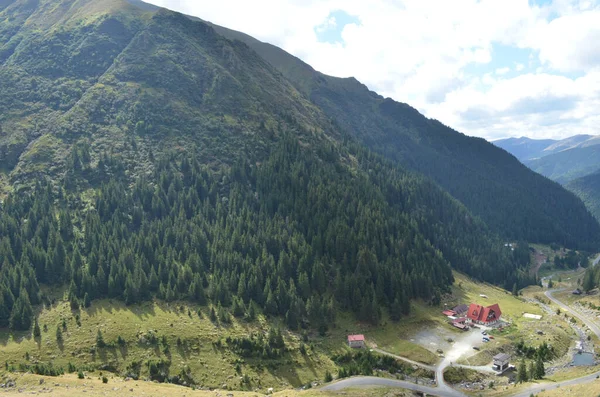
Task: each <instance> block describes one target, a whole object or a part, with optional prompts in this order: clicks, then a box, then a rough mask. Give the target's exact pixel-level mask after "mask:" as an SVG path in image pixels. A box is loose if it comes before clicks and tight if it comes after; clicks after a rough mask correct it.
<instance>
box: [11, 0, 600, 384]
mask: <svg viewBox="0 0 600 397" xmlns="http://www.w3.org/2000/svg"><path fill="white" fill-rule="evenodd" d="M232 34H233V33H231V32H229V33H228V32H227V31H226V30H224V29H222V28H217V27H215V26H213V25H211V24H208V23H205V22H203V21H201V20H198V19H195V18H189V17H187V16H184V15H181V14H178V13H175V12H171V11H168V10H164V9H157V8H155V7H151V6H147V5H144V4H140V3H137V2H127V1H124V0H16V1H9V2H6V1H4V2H0V38H1V39H0V92H2V94H3V95H2V96H0V128H1V130H0V131H1V132H0V164H1V168H0V180H1V182H2V184H1V185H0V188H1V189H2V201H1V202H0V237H1V238H0V328H2V329H3V330H2V333H3V335H5V336H6V338H7V340H9V339H10V340H11V341H22V340H23V338H25V339H27V338H29V339H33V340H34V341H35V342H36V343H37V346H38V348H37V349H36V351H35V352H34V351H33V350H32V352H31V356H32V357H33V360H30V358H32V357H30V355H29V354H30V353H29V352H28V353H27V354H26V355H25V356H24V355H23V354H18V355H11V361H10V362H8V360H7V362H6V363H5V366H6V367H7V368H9V369H16V368H19V369H20V370H22V371H26V370H27V371H32V372H36V373H41V374H43V375H55V374H57V373H60V372H62V370H63V369H62V368H60V367H58V366H57V365H56V366H55V365H54V364H53V363H54V362H55V361H54V360H50V357H53V355H52V354H53V353H52V354H46V353H48V352H49V351H48V350H43V349H45V347H46V346H48V345H49V344H51V345H52V346H54V345H56V347H57V350H53V352H55V351H60V352H61V353H60V357H56V359H57V360H56V362H60V363H62V365H65V366H67V365H68V367H67V368H68V369H69V371H78V370H81V371H92V370H96V369H98V370H102V371H111V372H114V373H120V374H126V376H129V374H133V376H132V377H136V378H137V377H139V376H143V377H148V378H149V379H152V380H157V381H170V382H173V383H183V384H188V385H207V384H209V385H210V386H211V387H214V386H215V385H214V384H213V383H212V382H214V379H215V378H216V379H219V380H223V379H227V380H230V379H231V381H232V383H233V382H234V381H235V382H236V383H237V385H239V387H241V388H246V389H254V387H255V386H257V385H260V379H261V378H260V375H259V374H260V373H263V374H265V376H268V378H269V379H271V381H272V382H274V383H275V382H277V381H278V379H277V378H279V375H273V374H277V371H279V370H281V371H282V372H283V371H284V372H285V373H286V376H287V377H288V378H289V379H291V381H290V383H291V384H293V386H294V387H299V386H301V382H300V377H299V376H297V374H296V373H295V372H293V371H290V368H292V369H294V370H295V366H296V364H298V366H300V365H301V364H300V362H303V363H305V365H306V367H310V370H312V371H313V373H312V375H311V376H313V377H314V376H315V372H314V367H313V364H314V363H315V361H316V360H320V358H319V356H318V355H317V354H319V353H318V352H315V350H314V349H313V347H312V346H307V345H308V343H307V344H305V342H308V341H309V336H311V335H316V334H317V333H319V334H322V335H326V333H327V332H328V329H330V328H333V327H338V330H341V329H344V328H343V326H340V324H338V323H336V316H337V315H338V314H339V313H344V316H343V317H344V319H352V321H353V322H352V324H354V320H357V321H358V322H360V323H361V325H360V327H362V326H363V325H365V324H371V325H374V326H377V325H378V324H380V323H381V322H382V320H384V321H385V322H387V321H388V319H390V320H391V321H401V320H402V319H403V318H405V317H406V316H408V315H410V313H411V311H412V310H414V308H415V307H417V308H420V307H423V305H433V306H439V305H440V303H441V300H442V296H444V295H445V294H447V293H449V292H451V289H450V287H451V285H452V283H453V281H454V273H453V270H458V271H461V272H464V273H467V274H469V275H472V276H473V277H475V278H477V279H478V280H484V281H490V282H492V283H495V284H497V285H500V286H502V287H503V288H505V289H514V288H520V287H523V286H526V285H530V284H534V283H535V282H536V281H537V280H536V277H535V275H533V274H531V272H530V269H529V265H530V251H529V246H528V241H526V240H525V238H527V239H528V240H530V241H552V242H558V243H561V244H566V245H569V246H572V247H575V246H576V247H580V248H582V249H586V248H590V249H593V247H597V244H598V241H600V226H599V225H598V223H597V222H596V221H595V220H594V219H593V218H592V217H591V215H590V214H589V213H588V212H587V211H586V210H585V208H584V207H583V204H582V203H581V202H580V201H579V200H578V199H576V198H575V197H574V196H573V195H572V194H571V193H568V192H566V191H565V190H564V189H563V188H562V187H561V186H560V185H558V184H556V183H553V182H550V181H548V180H546V179H545V178H543V177H540V176H539V175H537V174H535V173H533V172H531V171H529V170H528V169H527V168H526V167H524V166H523V165H521V164H520V163H519V162H517V161H516V159H514V157H512V156H510V155H508V154H506V152H504V151H503V150H501V149H498V148H496V147H494V146H493V145H490V144H488V143H486V142H485V141H484V140H482V139H474V138H469V137H466V136H464V135H462V134H459V133H458V132H455V131H453V130H451V129H450V128H448V127H445V126H443V125H441V124H440V123H439V122H436V121H434V120H429V119H426V118H425V117H423V116H422V115H421V114H419V113H418V112H417V111H416V110H415V109H413V108H411V107H409V106H408V105H404V104H400V103H396V102H394V101H392V100H390V99H384V98H382V97H380V96H378V95H377V94H375V93H373V92H370V91H369V90H367V89H366V87H365V86H363V85H362V84H360V83H359V82H358V81H356V80H354V79H337V78H333V77H328V76H324V75H322V74H319V73H318V72H315V71H314V70H312V68H310V67H309V66H308V65H306V64H303V63H299V61H298V60H297V59H295V58H293V57H290V56H289V55H287V54H285V53H284V52H282V51H281V50H278V49H276V48H275V47H272V46H268V45H264V46H263V45H259V44H256V42H255V43H254V44H252V40H251V39H250V38H248V36H244V35H241V34H237V36H238V38H241V39H244V40H247V41H248V42H250V44H251V45H249V44H246V43H245V42H243V41H241V39H237V38H236V39H232V38H231V37H230V36H231V35H232ZM254 46H256V49H255V47H254ZM263 50H264V51H263ZM257 51H259V52H257ZM267 53H269V54H274V55H271V56H272V57H274V58H278V59H279V61H278V62H276V59H271V60H268V59H267ZM301 75H302V76H303V77H300V76H301ZM364 106H369V108H368V109H367V108H364ZM361 120H362V121H361ZM508 238H511V239H512V240H511V241H512V242H516V244H513V246H514V250H512V249H507V247H506V245H505V242H506V241H507V239H508ZM515 240H518V241H515ZM61 301H62V302H61ZM184 304H185V305H184ZM127 306H129V307H127ZM49 308H52V310H54V309H55V310H54V311H52V312H53V313H60V314H58V315H49V312H50V311H51V310H49ZM186 309H187V310H186ZM40 313H41V314H40ZM100 313H101V314H102V315H99V314H100ZM113 313H114V314H113ZM97 314H98V315H97ZM42 315H43V316H42ZM109 317H110V320H109V321H104V320H103V319H105V318H109ZM149 317H155V318H156V320H155V321H161V319H164V321H163V322H164V323H161V325H160V327H157V328H160V329H161V331H160V332H161V334H160V335H159V334H158V331H157V330H156V329H151V330H148V329H139V327H141V326H142V325H140V324H141V322H138V321H137V320H136V318H137V319H142V318H143V319H147V318H149ZM234 317H235V318H236V319H235V320H234V319H233V318H234ZM122 319H127V323H126V324H122V323H119V322H118V321H122ZM167 319H168V320H167ZM42 320H43V321H44V322H42ZM82 321H85V322H86V324H85V327H81V324H80V323H81V322H82ZM167 321H168V322H167ZM178 322H181V323H185V324H188V325H189V327H188V328H187V333H186V334H185V335H182V334H178V333H177V331H178V329H179V327H178V326H179V324H178ZM143 323H144V324H151V323H150V322H146V321H144V322H143ZM167 324H168V325H167ZM190 324H191V325H190ZM200 324H202V328H198V329H197V330H195V329H194V328H195V327H196V325H200ZM144 326H149V325H144ZM353 326H354V325H353ZM47 327H50V329H51V332H50V334H51V336H50V337H49V334H48V332H47ZM5 328H6V329H8V330H4V329H5ZM124 328H127V331H128V332H127V333H125V332H124V333H123V335H124V336H125V338H123V336H122V335H121V334H120V332H121V330H122V329H124ZM41 329H43V330H44V331H43V332H42V331H41ZM190 329H191V331H190ZM282 329H283V331H282ZM30 330H32V331H30ZM82 330H83V331H85V332H82ZM224 330H226V331H224ZM90 331H92V332H93V333H96V336H95V338H94V334H93V333H92V334H91V337H90V334H89V332H90ZM340 332H341V331H340ZM82 333H83V334H84V335H82ZM11 334H12V336H10V337H9V335H11ZM190 334H191V335H190ZM284 334H285V337H284ZM74 335H78V338H79V339H77V340H78V341H80V343H78V344H77V345H76V346H74V343H75V342H74V341H75V338H74V337H73V336H74ZM103 335H104V336H103ZM109 335H110V338H111V339H110V340H108V336H109ZM133 335H135V336H133ZM225 335H226V337H225ZM105 337H106V338H107V339H104V338H105ZM311 337H312V336H311ZM42 339H43V342H42ZM175 340H177V342H176V343H175ZM285 340H287V341H294V342H293V344H294V345H293V346H291V345H289V344H288V345H286V342H285ZM170 343H171V345H170ZM14 344H15V343H13V342H11V347H12V346H14ZM311 345H312V343H311ZM133 346H135V348H132V349H131V350H128V347H133ZM169 346H173V352H171V350H170V348H169ZM175 346H176V349H177V353H175V351H174V350H175ZM132 351H135V353H134V354H131V355H129V353H130V352H132ZM13 352H14V350H13ZM41 352H44V353H43V354H42V353H41ZM199 352H202V353H203V354H204V355H203V356H202V355H200V353H199ZM296 352H298V353H297V354H296ZM172 354H173V357H172ZM175 354H178V356H175ZM217 356H218V357H219V358H218V359H216V360H215V361H207V362H205V361H201V358H203V357H212V358H214V357H217ZM215 363H217V364H216V365H215ZM188 364H191V366H188ZM200 367H201V368H200ZM169 368H171V373H169V370H170V369H169ZM191 368H194V370H195V371H197V372H193V371H192V369H191ZM214 368H221V370H220V371H219V375H218V377H217V376H215V375H214V373H213V374H211V373H210V371H214ZM225 368H228V369H233V368H235V374H236V375H231V376H227V377H226V373H225ZM319 368H321V370H323V369H325V368H324V367H323V365H322V364H320V367H319ZM328 370H329V369H328ZM249 372H250V373H251V374H253V375H254V376H255V377H254V378H253V379H250V377H249V375H248V373H249ZM267 372H268V373H269V375H266V373H267ZM140 373H141V374H140ZM198 374H201V376H202V379H201V380H200V379H198V378H197V375H198ZM242 374H243V375H242ZM256 377H259V378H258V379H257V378H256ZM238 382H239V383H238ZM279 384H280V383H279ZM220 385H222V383H220ZM261 387H262V386H261Z"/></svg>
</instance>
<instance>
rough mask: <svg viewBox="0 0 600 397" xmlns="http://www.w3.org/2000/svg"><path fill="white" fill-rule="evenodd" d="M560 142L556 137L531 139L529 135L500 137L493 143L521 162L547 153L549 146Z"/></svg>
mask: <svg viewBox="0 0 600 397" xmlns="http://www.w3.org/2000/svg"><path fill="white" fill-rule="evenodd" d="M557 142H559V141H558V140H556V139H531V138H527V137H524V136H523V137H521V138H506V139H498V140H496V141H493V142H492V143H493V144H494V145H496V146H498V147H499V148H502V149H504V150H506V151H507V152H508V153H510V154H512V155H513V156H515V157H516V158H518V159H519V161H521V162H525V161H526V160H531V159H536V158H538V157H542V156H544V155H546V154H547V152H544V150H545V149H547V148H548V147H549V146H551V145H553V144H555V143H557Z"/></svg>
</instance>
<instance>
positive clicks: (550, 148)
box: [493, 135, 600, 184]
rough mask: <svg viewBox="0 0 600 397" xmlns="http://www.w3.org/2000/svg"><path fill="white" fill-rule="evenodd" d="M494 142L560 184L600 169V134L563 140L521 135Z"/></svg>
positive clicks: (576, 136)
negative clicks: (531, 137) (599, 154)
mask: <svg viewBox="0 0 600 397" xmlns="http://www.w3.org/2000/svg"><path fill="white" fill-rule="evenodd" d="M493 143H494V144H495V145H496V146H498V147H501V148H503V149H504V150H506V151H507V152H509V153H511V154H512V155H514V156H515V157H517V158H518V159H519V160H521V162H523V163H524V164H525V165H527V166H528V167H529V168H531V169H532V170H534V171H535V172H537V173H540V174H542V175H544V176H546V177H548V178H550V179H552V180H554V181H556V182H559V183H561V184H566V183H568V182H569V181H572V180H574V179H576V178H579V177H582V176H585V175H588V174H591V173H593V172H595V171H596V170H599V169H600V160H599V159H600V157H598V152H599V151H600V146H599V145H600V136H594V135H574V136H572V137H569V138H565V139H561V140H552V139H539V140H538V139H530V138H526V137H522V138H508V139H501V140H498V141H494V142H493Z"/></svg>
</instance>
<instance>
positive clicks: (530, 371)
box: [527, 361, 535, 380]
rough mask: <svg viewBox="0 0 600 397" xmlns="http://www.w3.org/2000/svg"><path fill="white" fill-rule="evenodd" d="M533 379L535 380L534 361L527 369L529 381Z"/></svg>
mask: <svg viewBox="0 0 600 397" xmlns="http://www.w3.org/2000/svg"><path fill="white" fill-rule="evenodd" d="M533 379H535V364H534V362H533V361H530V362H529V365H528V367H527V380H533Z"/></svg>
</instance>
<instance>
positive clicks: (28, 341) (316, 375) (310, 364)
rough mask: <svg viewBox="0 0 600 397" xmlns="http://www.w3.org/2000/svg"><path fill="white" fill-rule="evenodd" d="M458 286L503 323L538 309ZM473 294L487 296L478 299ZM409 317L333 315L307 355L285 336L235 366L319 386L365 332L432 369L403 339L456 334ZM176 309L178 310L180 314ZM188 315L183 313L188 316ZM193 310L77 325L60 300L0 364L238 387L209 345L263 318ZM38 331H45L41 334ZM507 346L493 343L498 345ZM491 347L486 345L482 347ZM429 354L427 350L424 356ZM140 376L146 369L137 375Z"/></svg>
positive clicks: (226, 356)
mask: <svg viewBox="0 0 600 397" xmlns="http://www.w3.org/2000/svg"><path fill="white" fill-rule="evenodd" d="M455 277H456V279H457V282H456V284H455V286H454V294H453V296H454V297H456V299H457V300H458V301H460V302H471V301H475V302H479V303H492V302H498V303H499V304H500V306H501V307H502V309H503V311H504V312H505V316H506V317H507V318H511V319H513V320H514V321H515V323H517V324H523V323H524V322H525V320H523V319H522V318H521V314H522V312H523V311H525V310H526V311H528V312H532V313H539V309H538V308H536V307H531V306H529V305H528V304H527V303H525V302H523V301H521V300H519V299H516V298H514V297H513V296H512V295H510V294H509V293H507V292H506V291H503V290H501V289H499V288H496V287H492V286H490V285H488V284H484V283H476V282H473V281H471V280H470V279H468V278H467V277H466V276H463V275H461V274H458V273H456V274H455ZM480 293H485V294H487V295H488V297H489V298H488V299H487V300H484V301H482V298H479V294H480ZM413 305H414V306H415V310H414V311H413V313H415V314H413V315H411V316H409V317H407V318H405V319H403V320H402V321H401V322H400V323H398V324H396V323H393V322H391V321H389V320H388V319H387V317H386V318H384V320H383V321H382V324H381V325H380V326H377V327H374V326H370V325H366V324H361V323H356V322H355V321H354V320H353V319H352V318H351V317H350V316H349V315H347V314H344V313H340V314H339V315H338V320H337V321H336V324H335V325H333V326H332V327H331V328H330V330H329V332H328V333H327V335H326V336H325V337H321V336H319V335H317V334H311V335H310V336H309V342H308V343H307V345H308V346H311V347H312V348H309V349H308V351H309V353H308V355H306V356H303V355H302V354H301V353H300V352H299V350H298V349H299V346H300V343H301V342H300V335H299V334H296V333H291V332H288V333H286V334H285V339H286V343H287V346H288V347H289V348H290V349H291V352H290V353H288V354H286V356H285V357H283V358H282V359H279V360H273V361H270V362H269V360H267V361H266V362H263V363H262V368H263V369H262V370H261V369H260V368H259V366H258V365H254V364H255V362H253V360H251V359H247V360H245V362H243V363H242V373H243V374H248V375H249V376H250V377H251V378H252V379H253V385H258V384H259V381H260V384H261V385H263V386H267V385H268V386H273V387H276V388H278V389H282V388H288V387H298V386H300V385H303V384H306V383H308V382H311V381H315V380H322V379H323V377H324V374H325V372H326V371H327V370H329V371H330V372H331V373H333V374H335V373H336V372H337V370H336V367H335V364H334V363H333V362H332V361H331V360H330V358H329V356H330V355H332V354H334V353H340V352H342V351H344V350H345V349H347V347H346V346H345V338H346V335H347V334H348V333H364V334H365V335H366V337H367V341H368V343H370V344H376V345H377V346H378V347H379V348H381V349H383V350H386V351H389V352H391V353H394V354H398V355H401V356H404V357H407V358H410V359H413V360H416V361H420V362H424V363H428V364H433V363H435V362H436V361H437V360H438V358H437V355H436V354H435V348H432V347H431V346H425V347H422V346H420V345H417V344H415V343H413V342H411V341H410V338H411V337H412V336H414V335H415V334H416V333H418V332H419V331H420V330H423V329H432V328H439V329H441V330H442V332H444V333H445V334H447V335H450V336H452V335H458V334H459V332H460V331H457V330H455V329H454V328H452V327H450V326H449V325H448V324H447V322H446V318H445V317H444V316H443V315H442V314H441V313H440V308H434V307H429V306H426V305H424V304H422V303H418V302H417V303H413ZM180 306H183V311H182V310H181V308H180ZM188 309H189V311H190V315H188ZM197 310H198V307H196V306H188V304H186V303H182V304H179V303H177V304H171V305H167V304H164V303H152V304H150V303H147V304H143V305H133V306H125V305H123V304H122V303H120V302H117V301H112V302H111V301H108V300H102V301H96V302H94V303H93V304H92V306H91V307H90V308H89V309H85V310H82V311H81V312H80V316H81V327H78V326H77V324H76V321H75V315H74V313H73V312H72V311H71V310H70V308H69V306H68V303H67V302H62V301H61V302H59V303H58V304H56V305H54V306H53V307H51V308H47V309H43V310H41V311H40V313H39V324H40V327H41V328H42V340H41V342H40V343H37V342H36V341H35V340H34V339H33V338H32V337H31V334H30V333H29V332H28V333H15V334H9V333H8V332H7V331H3V333H0V345H1V347H2V359H3V361H7V362H8V363H9V364H13V365H18V364H19V363H25V362H26V361H25V358H24V357H25V355H26V353H29V355H30V363H34V362H36V361H40V362H50V361H52V362H53V363H55V364H56V365H59V366H63V367H65V368H66V367H67V364H68V363H69V362H72V363H73V364H75V365H77V366H83V365H94V366H96V367H99V366H101V365H103V364H112V365H113V366H115V367H116V368H117V372H118V373H123V372H124V370H125V368H126V367H127V365H128V364H129V363H131V362H132V361H136V360H137V361H141V362H146V361H147V360H149V359H158V358H163V359H170V360H171V362H172V364H171V368H170V373H171V375H175V374H177V373H178V372H179V371H180V369H181V368H182V367H183V366H184V365H188V366H189V367H190V369H191V372H192V374H193V376H194V378H195V380H196V381H197V382H198V383H199V384H201V385H204V386H210V387H222V386H223V385H227V387H230V388H233V389H239V388H240V385H239V376H240V375H239V374H237V373H236V371H235V364H236V360H237V359H238V358H240V357H238V356H237V355H235V354H234V353H232V352H231V351H230V350H229V349H227V348H226V347H223V348H217V347H214V346H213V342H216V341H218V340H219V339H220V340H222V341H225V339H226V338H227V337H228V336H232V337H236V336H243V335H248V334H250V333H251V332H258V331H263V332H266V331H267V330H268V329H269V327H270V325H271V324H270V323H269V322H268V321H267V320H266V319H265V318H263V317H260V318H259V320H258V321H257V322H254V323H251V324H249V323H246V322H245V321H242V320H236V319H234V322H233V324H232V325H230V326H218V325H215V324H213V323H212V322H211V321H210V320H209V318H208V308H207V307H202V308H201V311H202V312H203V315H202V318H200V317H199V316H198V315H197V314H196V312H197ZM63 319H64V320H66V324H67V331H66V332H65V333H64V344H63V345H62V346H59V345H58V344H57V341H56V328H57V326H59V325H61V324H62V321H63ZM44 325H46V326H47V329H48V330H47V331H45V332H44V331H43V328H44ZM98 329H100V330H102V333H103V336H104V339H105V341H106V342H109V343H110V342H115V341H116V340H117V337H118V336H121V337H122V338H124V339H125V340H126V342H127V345H126V347H125V348H118V347H115V348H106V349H103V351H101V352H96V354H92V353H91V352H90V349H91V348H92V347H93V346H94V345H95V339H96V334H97V331H98ZM150 330H153V331H154V332H155V334H156V335H158V336H159V338H160V337H162V336H163V335H164V336H166V338H167V340H168V342H169V345H170V355H166V354H164V352H163V351H162V347H161V346H159V347H154V346H146V345H143V344H140V343H138V339H139V337H140V335H142V334H144V333H146V332H148V331H150ZM178 337H179V338H181V340H182V341H183V345H184V346H187V347H185V348H183V347H181V348H179V347H177V338H178ZM505 342H506V341H504V340H502V338H498V343H499V344H504V343H505ZM488 346H489V347H490V348H492V344H489V345H486V346H485V347H486V348H487V347H488ZM428 349H429V350H428ZM144 376H147V374H146V373H145V368H143V370H142V377H144Z"/></svg>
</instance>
